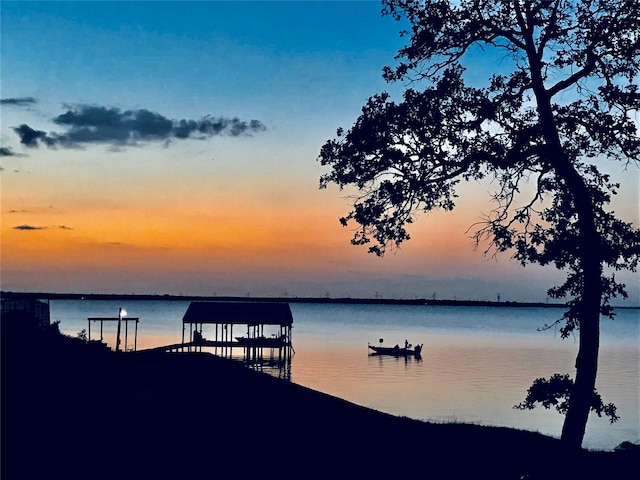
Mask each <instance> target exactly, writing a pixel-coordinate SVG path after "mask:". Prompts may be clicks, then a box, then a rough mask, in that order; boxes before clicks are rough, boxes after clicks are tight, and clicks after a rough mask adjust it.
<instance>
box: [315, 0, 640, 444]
mask: <svg viewBox="0 0 640 480" xmlns="http://www.w3.org/2000/svg"><path fill="white" fill-rule="evenodd" d="M639 5H640V4H638V3H637V2H632V1H626V2H625V1H618V0H593V1H573V0H555V1H544V2H542V1H540V2H534V1H525V0H511V1H501V2H495V1H492V0H475V1H471V0H469V1H466V0H461V1H458V2H450V1H448V0H427V1H424V0H417V1H414V0H385V1H383V14H384V15H391V16H393V17H394V18H395V19H396V20H403V21H405V22H408V25H409V28H408V29H407V30H405V31H403V32H401V35H402V36H405V37H407V38H408V39H409V41H408V42H407V45H406V46H405V47H403V48H402V49H401V50H400V51H399V53H398V55H397V56H396V58H395V60H396V61H397V64H396V65H394V66H393V67H385V68H384V72H383V76H384V78H385V79H386V80H387V81H388V82H402V83H403V85H404V86H405V88H404V93H403V98H402V100H401V101H398V102H396V101H394V100H393V99H392V96H391V95H390V94H389V93H381V94H378V95H375V96H373V97H371V98H370V99H369V100H368V102H367V103H366V105H365V106H364V107H363V108H362V114H361V115H360V117H359V118H358V119H357V120H356V122H355V124H354V125H353V126H352V127H351V128H350V129H349V130H348V131H346V132H345V130H343V129H338V131H337V135H336V138H334V139H331V140H329V141H327V142H326V143H325V144H324V145H323V147H322V149H321V152H320V155H319V160H320V162H321V164H322V165H324V166H327V167H330V172H329V173H326V174H324V175H323V176H322V177H321V179H320V186H321V188H322V187H326V186H327V185H328V184H330V183H335V184H337V185H338V186H339V187H340V188H341V189H342V188H345V187H355V190H356V192H357V193H356V195H355V196H354V197H353V204H352V210H351V211H350V212H349V213H348V214H347V215H346V216H345V217H343V218H341V219H340V221H341V223H342V224H343V225H345V226H346V225H348V224H350V223H351V221H355V222H356V223H357V224H359V226H358V227H357V229H356V231H355V234H354V237H353V239H352V243H353V244H355V245H364V244H368V245H369V251H370V252H372V253H375V254H377V255H383V254H384V252H385V250H386V249H387V248H388V247H392V248H395V247H397V246H399V245H400V244H401V243H402V242H403V241H405V240H408V239H409V233H408V232H407V230H406V225H407V224H410V223H412V222H413V220H414V218H415V215H416V213H417V212H420V211H429V210H433V209H444V210H452V209H453V208H454V206H455V199H456V187H457V186H458V184H459V183H460V182H463V181H468V180H478V179H483V178H489V179H493V180H495V182H494V184H495V185H497V188H496V191H495V192H494V193H493V197H492V200H493V201H494V202H495V208H494V209H493V210H492V212H491V213H490V214H489V215H487V217H486V219H485V221H483V222H482V223H480V224H478V225H476V226H475V227H476V228H475V229H473V236H474V238H475V240H476V242H477V245H480V244H481V243H484V244H488V245H489V247H488V248H487V249H486V250H485V254H491V255H494V254H497V253H498V252H505V251H510V252H512V253H513V257H514V258H515V259H516V260H517V261H519V262H520V263H521V264H522V265H526V264H529V263H537V264H540V265H553V266H555V267H556V268H558V269H560V270H564V271H566V273H567V275H566V280H565V281H564V283H563V284H562V285H559V286H555V287H553V288H551V289H550V290H549V295H550V296H551V297H553V298H563V299H565V301H566V306H567V308H566V310H565V313H564V315H563V318H562V319H559V320H558V322H556V323H558V324H560V325H561V328H560V332H561V335H562V337H563V338H564V337H567V336H569V335H570V334H571V332H573V331H575V330H577V331H578V332H579V352H578V355H577V359H576V375H575V380H574V379H571V378H569V377H568V376H567V377H565V376H562V375H560V374H556V375H554V376H553V377H552V378H551V380H550V381H548V382H547V381H545V380H544V379H538V380H536V382H535V383H534V385H533V386H532V388H531V389H530V390H529V394H528V396H527V398H526V400H525V401H524V402H523V403H522V404H521V405H520V407H521V408H532V407H533V405H534V404H535V403H536V402H540V403H542V404H543V405H544V406H547V407H548V406H549V405H558V404H561V405H562V408H561V409H559V411H561V412H562V413H564V414H565V415H566V416H565V421H564V426H563V429H562V440H563V442H564V443H565V445H567V446H569V447H571V448H576V449H577V448H580V447H581V445H582V439H583V437H584V432H585V429H586V424H587V419H588V415H589V411H590V410H594V411H596V413H598V414H600V413H605V414H606V415H609V417H610V418H611V420H612V421H615V420H616V419H617V416H616V414H615V407H614V406H613V405H611V404H609V405H607V406H605V405H603V403H602V400H601V398H600V396H599V395H598V393H597V392H596V391H595V381H596V375H597V367H598V350H599V343H600V340H599V336H600V333H599V325H600V318H601V315H604V316H608V317H611V318H613V316H614V311H613V308H612V307H611V306H610V300H611V299H612V298H614V297H617V296H622V297H626V292H625V285H624V284H621V283H619V282H618V281H616V278H615V272H616V271H618V270H621V269H630V270H633V271H635V269H636V267H637V265H638V261H639V256H640V231H639V230H637V229H635V228H634V227H633V225H632V224H630V223H626V222H623V221H621V220H620V219H618V218H616V216H614V213H613V212H611V211H609V210H607V209H606V207H607V206H608V204H609V202H610V199H611V197H612V195H615V194H616V193H617V190H618V188H619V185H618V184H616V183H614V182H612V181H611V179H610V177H609V175H607V174H606V173H604V172H603V171H602V165H603V164H604V163H605V162H607V161H609V160H615V161H617V162H622V164H624V167H625V168H633V167H636V166H637V165H638V161H639V159H640V139H639V137H638V124H637V119H636V120H635V121H634V116H635V117H636V118H637V115H638V111H639V109H640V92H639V89H638V85H637V80H638V74H639V69H640V58H639V57H640V54H639V53H640V33H639V32H640V13H639V9H640V7H639ZM479 49H484V51H486V52H489V53H491V52H493V53H495V52H501V54H502V57H501V61H500V63H499V65H496V73H495V74H493V75H491V76H490V78H486V79H485V81H484V83H483V84H481V86H477V85H476V84H477V83H478V80H477V73H476V75H475V76H474V84H472V83H471V82H470V81H469V80H466V78H465V67H464V64H465V62H466V59H467V58H468V54H469V52H471V51H475V52H478V51H479ZM609 163H611V162H609ZM529 185H530V186H532V187H533V188H532V190H533V193H531V194H530V195H526V192H527V189H526V188H525V187H526V186H529ZM529 191H531V189H530V190H529ZM560 379H561V380H562V381H560ZM541 387H544V388H541ZM558 399H561V400H562V401H561V402H560V403H559V400H558Z"/></svg>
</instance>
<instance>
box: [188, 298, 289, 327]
mask: <svg viewBox="0 0 640 480" xmlns="http://www.w3.org/2000/svg"><path fill="white" fill-rule="evenodd" d="M182 323H220V324H242V325H283V326H291V325H292V324H293V315H292V314H291V309H290V308H289V304H288V303H278V302H222V301H221V302H191V304H189V308H187V311H186V312H185V314H184V317H182Z"/></svg>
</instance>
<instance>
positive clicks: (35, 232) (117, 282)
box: [0, 1, 638, 301]
mask: <svg viewBox="0 0 640 480" xmlns="http://www.w3.org/2000/svg"><path fill="white" fill-rule="evenodd" d="M380 11H381V4H380V3H379V2H377V1H360V2H322V1H321V2H270V1H264V2H243V1H238V2H210V1H202V2H7V1H3V2H2V3H1V4H0V13H1V22H2V23H1V26H2V30H1V42H2V43H1V45H0V51H1V58H0V67H1V72H0V73H1V78H0V82H1V83H0V86H1V97H2V99H5V100H6V99H13V100H16V99H17V100H20V101H17V102H15V101H14V102H5V103H4V104H3V105H2V111H1V114H2V116H1V120H2V125H1V130H0V134H1V138H0V139H1V146H2V148H4V149H9V150H8V151H11V152H12V153H13V155H11V156H4V157H2V158H0V161H1V166H2V171H1V174H2V189H3V191H2V224H3V230H2V235H3V237H2V239H3V251H2V288H3V289H6V290H23V291H29V290H48V291H107V292H116V293H119V292H124V293H130V292H136V293H156V292H158V293H180V292H182V293H192V294H212V293H216V294H230V295H242V294H246V293H251V294H254V295H282V294H284V293H287V294H290V295H300V296H302V295H325V294H327V293H328V294H330V295H332V296H342V295H344V296H365V297H366V296H374V295H383V296H392V297H409V298H412V297H416V296H426V297H432V296H433V295H434V294H435V295H437V296H438V297H439V298H444V297H448V298H454V297H455V298H472V299H491V300H493V299H495V298H496V295H497V293H501V298H502V299H504V300H508V299H514V300H532V301H544V300H545V299H546V293H545V292H546V288H548V287H549V286H551V285H553V284H554V283H556V282H557V281H558V279H559V278H561V277H560V276H559V274H558V273H557V272H555V271H553V270H549V269H538V268H533V267H532V268H527V269H522V268H521V267H519V266H517V265H516V264H514V262H512V261H511V260H510V259H509V257H508V255H504V256H501V257H499V258H498V259H491V260H488V259H486V258H483V257H482V255H481V253H480V252H474V251H473V248H472V242H471V240H470V239H469V237H468V234H467V233H466V231H467V228H468V227H469V226H470V225H471V224H473V223H474V222H476V221H478V219H479V218H481V216H482V214H483V213H484V212H487V211H488V210H489V209H490V208H491V205H490V203H489V193H488V192H489V191H490V190H491V186H490V185H486V184H475V185H470V186H467V187H465V188H464V189H463V190H461V192H460V194H461V199H460V202H459V205H458V208H457V209H456V211H455V212H454V213H452V214H446V215H445V214H442V213H440V212H435V213H432V214H429V215H424V216H422V217H421V219H420V221H419V222H418V224H416V225H415V226H414V227H413V230H412V233H413V235H412V236H413V239H412V240H411V241H410V242H407V243H406V244H405V245H404V246H403V249H402V250H401V251H400V252H398V253H397V254H395V255H387V256H385V258H383V259H378V258H376V257H374V256H372V255H368V254H367V253H366V252H365V250H364V249H362V248H360V249H359V248H356V247H353V246H351V245H350V244H349V240H350V238H351V232H350V231H349V230H348V229H344V228H342V227H341V226H340V224H339V222H338V218H339V217H340V216H341V215H344V214H345V213H346V212H347V210H348V202H347V201H346V200H345V198H344V195H345V193H344V192H339V191H338V190H337V189H335V188H329V189H327V190H322V191H320V190H319V189H318V178H319V176H320V175H321V173H323V171H322V170H321V168H320V166H319V165H318V162H317V161H316V158H317V156H318V153H319V150H320V148H321V146H322V144H323V143H324V142H325V141H326V140H327V139H329V138H331V137H333V135H334V134H335V131H336V129H337V128H338V127H341V126H342V127H349V126H350V125H352V124H353V122H354V121H355V119H356V118H357V116H358V114H359V113H360V109H361V107H362V105H363V104H364V103H365V102H366V100H367V98H369V96H371V95H373V94H375V93H379V92H381V91H383V90H390V91H391V92H392V93H399V92H400V91H401V88H402V85H388V84H386V83H385V82H384V80H383V79H382V77H381V72H382V68H383V67H384V66H385V65H390V64H393V61H394V60H393V57H394V55H395V54H396V53H397V51H398V49H399V48H400V47H401V46H402V45H403V44H404V40H403V39H402V38H400V37H399V35H398V32H399V31H400V30H401V28H402V26H401V25H400V24H398V23H397V22H395V21H394V20H393V19H391V18H389V17H382V16H381V14H380ZM470 67H472V68H471V69H470V71H469V78H472V77H473V76H478V78H482V77H483V76H486V75H488V74H490V73H491V72H492V71H495V70H496V69H498V68H501V63H500V59H499V57H495V56H493V57H492V56H489V55H488V54H487V53H486V52H484V53H483V52H480V51H478V52H477V55H476V56H475V57H473V58H470ZM69 112H70V113H69ZM126 112H129V117H132V116H133V117H136V116H139V115H142V114H145V113H146V114H148V115H151V116H153V117H154V118H155V119H156V120H158V122H159V123H162V122H165V123H166V122H167V121H169V120H172V121H173V120H185V124H187V123H188V122H191V124H193V125H195V126H198V127H202V128H204V127H203V125H205V126H211V125H216V126H217V127H216V128H218V127H219V128H223V126H224V129H223V130H221V132H220V133H219V132H217V131H216V130H215V129H214V130H212V129H209V130H206V128H205V130H206V133H203V134H202V135H200V137H198V138H193V137H189V138H188V139H183V138H180V136H179V134H178V132H175V131H172V132H170V133H166V134H165V133H163V134H162V135H160V134H158V133H157V132H153V134H150V135H149V136H147V137H140V138H138V139H137V140H136V141H126V142H123V141H119V142H118V141H114V138H116V135H118V134H119V133H120V132H111V133H113V136H111V137H109V138H106V137H103V138H100V139H98V140H99V141H92V142H88V141H87V142H79V141H77V139H78V138H80V137H81V136H82V135H84V136H85V137H86V136H90V135H94V137H92V138H93V140H96V136H97V135H106V134H107V133H106V132H105V131H100V132H95V131H92V130H91V129H90V128H89V129H87V128H84V129H81V128H80V127H79V123H76V124H74V125H75V128H76V129H75V130H73V129H72V130H69V131H68V132H67V133H65V128H67V127H68V126H69V125H70V124H69V123H67V124H65V123H64V119H65V118H67V120H69V116H71V117H73V118H72V121H76V122H79V121H80V117H81V116H82V115H84V116H87V115H90V114H91V115H104V116H106V115H112V116H113V115H115V116H119V115H125V113H126ZM65 115H66V117H65ZM137 119H138V117H136V119H135V120H132V121H137ZM234 119H235V120H234ZM234 121H235V122H236V123H235V125H236V126H237V125H240V126H242V127H243V128H244V130H242V133H241V134H236V133H234V130H233V129H232V125H234V123H233V122H234ZM251 121H255V122H257V123H256V124H255V125H257V126H258V127H259V128H254V129H252V128H250V127H248V125H251V123H250V122H251ZM23 124H26V125H28V126H29V128H30V129H32V131H33V132H35V133H34V134H35V135H39V136H38V137H36V138H39V139H40V140H39V143H35V144H33V145H31V146H26V145H24V144H21V143H20V137H18V135H16V131H15V130H14V129H15V128H17V127H18V126H20V125H23ZM69 128H70V127H69ZM207 128H209V127H207ZM212 128H213V127H212ZM38 132H39V133H38ZM69 132H72V133H74V134H75V135H76V137H74V138H75V139H76V141H75V143H70V142H71V140H70V139H71V136H70V133H69ZM45 141H49V142H51V144H52V145H53V143H55V147H53V148H48V147H46V146H45V143H44V142H45ZM64 142H67V143H64ZM35 145H39V146H35ZM617 168H618V167H617V166H615V167H614V169H617ZM614 173H615V174H616V175H621V177H623V178H625V181H626V182H627V183H628V185H629V188H627V189H623V191H622V193H621V196H620V199H619V200H617V201H618V206H621V208H616V211H620V210H622V212H623V216H625V217H626V218H627V219H628V220H630V221H637V217H638V213H637V211H638V209H637V198H638V181H637V174H635V173H637V172H635V173H634V174H632V175H629V174H625V173H624V172H622V171H621V170H620V169H618V170H617V171H616V172H614ZM636 297H637V295H636Z"/></svg>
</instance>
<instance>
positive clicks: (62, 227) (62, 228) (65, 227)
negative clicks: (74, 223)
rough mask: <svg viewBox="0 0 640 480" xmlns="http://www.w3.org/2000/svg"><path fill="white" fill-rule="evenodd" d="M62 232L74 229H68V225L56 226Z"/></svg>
mask: <svg viewBox="0 0 640 480" xmlns="http://www.w3.org/2000/svg"><path fill="white" fill-rule="evenodd" d="M56 227H58V228H59V229H60V230H73V227H68V226H66V225H56Z"/></svg>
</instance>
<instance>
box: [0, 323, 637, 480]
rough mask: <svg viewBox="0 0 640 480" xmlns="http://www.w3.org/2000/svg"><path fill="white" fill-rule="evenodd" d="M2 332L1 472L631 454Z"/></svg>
mask: <svg viewBox="0 0 640 480" xmlns="http://www.w3.org/2000/svg"><path fill="white" fill-rule="evenodd" d="M1 333H2V478H3V479H4V478H7V479H21V478H24V479H32V478H114V479H115V478H138V479H143V478H144V479H147V478H171V479H173V478H221V477H233V478H258V477H259V478H322V477H330V478H367V477H374V478H375V477H379V476H389V475H396V476H403V477H406V476H409V477H411V478H425V479H458V478H460V479H470V478H471V479H485V478H487V479H489V478H490V479H496V480H499V479H513V480H517V479H520V478H531V479H551V480H553V479H590V478H593V479H596V478H597V479H601V478H608V479H624V478H629V479H631V478H636V475H637V468H638V460H639V459H638V455H637V453H620V452H616V453H614V452H581V453H579V454H575V455H569V454H567V453H563V452H562V450H561V447H560V445H559V442H558V441H557V440H555V439H552V438H549V437H545V436H542V435H539V434H536V433H530V432H523V431H518V430H512V429H506V428H491V427H482V426H475V425H463V424H446V425H443V424H430V423H425V422H419V421H414V420H410V419H407V418H399V417H394V416H391V415H387V414H383V413H380V412H377V411H374V410H371V409H366V408H362V407H359V406H356V405H354V404H352V403H349V402H346V401H343V400H340V399H338V398H335V397H331V396H328V395H324V394H322V393H319V392H315V391H312V390H309V389H307V388H304V387H301V386H299V385H295V384H292V383H289V382H286V381H284V380H279V379H276V378H273V377H270V376H268V375H266V374H261V373H258V372H254V371H251V370H248V369H246V368H245V367H243V366H242V365H239V364H237V363H233V362H230V361H228V360H224V359H220V358H217V357H214V356H212V355H209V354H165V353H144V352H138V353H127V354H124V353H115V352H111V351H108V350H106V349H103V348H99V346H97V345H89V344H86V343H85V342H83V341H80V340H78V339H74V338H69V337H66V336H63V335H60V334H59V333H58V332H57V330H56V328H55V326H52V327H51V328H50V329H48V330H45V331H40V332H24V331H19V330H18V329H16V328H7V327H6V326H3V328H2V332H1ZM526 475H528V477H525V476H526Z"/></svg>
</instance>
